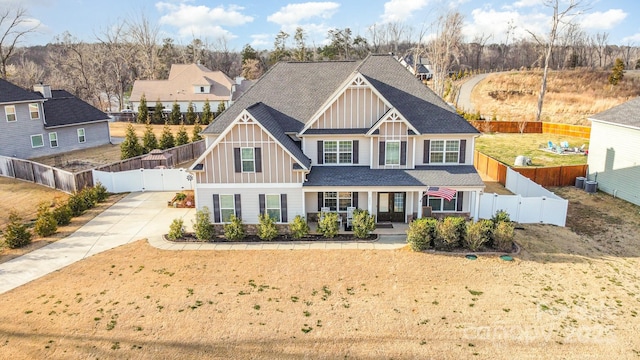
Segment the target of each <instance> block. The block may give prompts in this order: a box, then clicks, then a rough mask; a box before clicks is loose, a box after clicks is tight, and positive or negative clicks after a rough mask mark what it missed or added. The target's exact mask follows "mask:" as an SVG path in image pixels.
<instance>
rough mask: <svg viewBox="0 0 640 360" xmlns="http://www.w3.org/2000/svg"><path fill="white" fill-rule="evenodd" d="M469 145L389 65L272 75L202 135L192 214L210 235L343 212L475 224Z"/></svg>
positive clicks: (369, 62) (471, 135)
mask: <svg viewBox="0 0 640 360" xmlns="http://www.w3.org/2000/svg"><path fill="white" fill-rule="evenodd" d="M478 135H479V133H478V131H477V130H476V129H475V128H474V127H473V126H471V125H470V124H469V123H468V122H467V121H465V120H464V119H463V118H462V117H460V116H459V115H458V114H457V113H456V112H455V110H454V109H452V108H451V107H450V106H449V105H447V103H446V102H444V101H443V100H442V99H441V98H439V97H438V96H437V95H435V94H434V93H433V92H432V91H431V90H429V89H428V88H427V87H425V86H424V85H423V84H422V83H421V82H420V80H418V79H416V78H415V77H414V76H413V75H412V74H411V73H410V72H408V71H407V70H406V69H405V68H404V67H403V66H402V65H401V64H400V63H399V62H398V61H397V60H395V59H394V58H393V57H392V56H387V55H372V56H369V57H367V58H366V59H364V60H362V61H340V62H315V63H303V62H283V63H278V64H277V65H276V66H274V67H273V68H272V69H270V70H269V71H268V72H267V73H266V74H265V75H264V76H263V77H262V78H261V79H260V80H259V81H258V82H257V83H256V84H255V85H253V87H252V88H250V89H249V90H248V91H247V92H246V93H245V94H244V95H243V96H242V97H240V98H239V99H238V100H237V101H236V102H235V103H234V104H233V105H232V106H231V107H230V108H228V109H227V110H226V111H225V112H224V113H222V114H221V115H220V116H219V117H218V118H217V119H216V121H215V122H214V123H212V124H211V125H209V126H208V127H207V128H206V129H205V130H204V131H203V136H204V137H205V139H206V143H207V150H206V151H205V152H204V153H203V154H202V156H200V158H199V159H197V160H196V162H195V163H194V164H193V165H192V166H191V171H193V172H194V173H195V175H196V176H195V178H196V185H195V191H196V206H197V207H198V208H202V207H204V206H207V207H208V208H209V209H211V210H212V214H213V215H212V217H213V219H212V220H213V221H214V222H215V223H220V222H226V221H228V220H229V217H230V216H231V215H232V214H234V215H236V216H239V217H241V218H242V220H243V221H244V222H245V223H248V224H255V223H257V222H258V215H259V214H260V213H265V212H266V213H268V214H269V215H271V216H272V217H274V218H275V219H276V220H277V221H278V222H279V223H287V222H289V221H291V220H292V219H293V218H294V217H295V216H296V215H302V216H305V217H313V216H314V215H315V214H317V213H318V212H319V211H320V210H321V209H323V208H324V209H325V210H330V211H337V212H338V213H345V212H346V211H347V208H349V207H356V208H360V209H367V210H368V211H369V212H370V213H372V214H374V215H376V218H377V221H379V222H383V221H392V222H408V221H410V220H411V219H413V218H416V217H422V216H423V215H428V214H426V213H425V212H430V213H431V214H436V215H437V214H446V213H451V214H460V215H467V216H471V217H474V218H477V214H478V207H479V197H480V194H481V192H482V191H483V189H484V183H483V182H482V180H481V179H480V176H479V175H478V173H477V172H476V170H475V168H474V167H473V148H474V141H475V138H476V137H477V136H478ZM427 189H432V190H435V191H431V194H432V195H428V193H427ZM443 193H445V195H444V196H443V195H442V194H443ZM447 194H448V195H447Z"/></svg>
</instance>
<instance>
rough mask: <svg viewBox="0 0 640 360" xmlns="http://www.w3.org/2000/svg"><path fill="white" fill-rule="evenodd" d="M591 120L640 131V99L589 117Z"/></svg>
mask: <svg viewBox="0 0 640 360" xmlns="http://www.w3.org/2000/svg"><path fill="white" fill-rule="evenodd" d="M589 119H592V120H600V121H606V122H610V123H614V124H620V125H625V126H633V127H636V128H639V129H640V97H637V98H635V99H631V100H629V101H627V102H625V103H623V104H620V105H618V106H614V107H612V108H611V109H609V110H605V111H603V112H600V113H597V114H595V115H593V116H591V117H589Z"/></svg>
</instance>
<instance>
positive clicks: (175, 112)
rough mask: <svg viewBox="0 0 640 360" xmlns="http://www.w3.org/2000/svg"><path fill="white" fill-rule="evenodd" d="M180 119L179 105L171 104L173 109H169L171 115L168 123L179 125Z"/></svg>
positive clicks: (175, 102) (176, 103)
mask: <svg viewBox="0 0 640 360" xmlns="http://www.w3.org/2000/svg"><path fill="white" fill-rule="evenodd" d="M181 117H182V113H181V112H180V104H178V102H177V101H174V102H173V107H172V108H171V114H169V121H168V123H170V124H172V125H178V124H180V118H181Z"/></svg>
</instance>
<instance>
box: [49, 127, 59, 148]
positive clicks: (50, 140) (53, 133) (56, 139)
mask: <svg viewBox="0 0 640 360" xmlns="http://www.w3.org/2000/svg"><path fill="white" fill-rule="evenodd" d="M51 135H53V136H55V142H56V146H53V145H52V144H51V142H52V141H53V140H52V139H51ZM58 146H60V144H59V141H58V133H57V132H55V131H53V132H50V133H49V147H50V148H52V149H53V148H57V147H58Z"/></svg>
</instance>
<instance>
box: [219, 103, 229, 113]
mask: <svg viewBox="0 0 640 360" xmlns="http://www.w3.org/2000/svg"><path fill="white" fill-rule="evenodd" d="M226 108H227V107H226V106H225V105H224V101H220V102H219V103H218V115H220V114H221V113H222V112H223V111H224V110H225V109H226Z"/></svg>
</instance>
